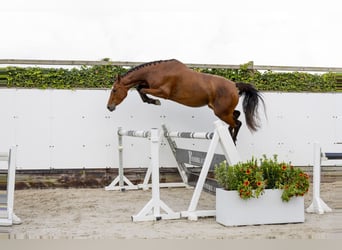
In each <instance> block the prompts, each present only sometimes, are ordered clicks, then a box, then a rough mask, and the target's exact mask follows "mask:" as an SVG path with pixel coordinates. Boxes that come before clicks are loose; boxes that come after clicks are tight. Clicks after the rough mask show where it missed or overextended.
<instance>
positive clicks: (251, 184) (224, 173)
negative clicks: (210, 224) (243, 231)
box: [215, 155, 310, 201]
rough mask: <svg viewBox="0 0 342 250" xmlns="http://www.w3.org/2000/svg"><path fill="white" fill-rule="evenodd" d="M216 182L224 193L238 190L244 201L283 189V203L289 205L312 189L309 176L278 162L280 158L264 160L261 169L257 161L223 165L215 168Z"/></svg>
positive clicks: (261, 161)
mask: <svg viewBox="0 0 342 250" xmlns="http://www.w3.org/2000/svg"><path fill="white" fill-rule="evenodd" d="M215 178H216V180H217V182H218V183H219V184H220V185H221V186H222V187H223V188H224V189H226V190H237V191H238V193H239V195H240V197H241V198H242V199H249V198H258V197H259V196H260V195H262V194H263V193H264V190H265V189H282V190H283V193H282V197H281V198H282V200H283V201H289V200H290V198H291V197H293V196H299V195H300V196H303V195H304V194H305V193H307V192H308V190H309V185H310V182H309V176H308V174H306V173H304V172H303V171H302V170H301V169H300V168H295V167H293V166H292V165H291V164H289V163H284V162H278V161H277V156H276V155H275V156H273V159H267V157H266V156H263V158H262V159H260V164H259V165H258V162H257V160H256V159H254V158H252V160H249V161H247V162H240V163H238V164H236V165H233V166H228V165H227V162H225V161H223V162H221V163H220V164H219V165H218V166H216V167H215Z"/></svg>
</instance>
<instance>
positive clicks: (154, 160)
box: [151, 128, 160, 218]
mask: <svg viewBox="0 0 342 250" xmlns="http://www.w3.org/2000/svg"><path fill="white" fill-rule="evenodd" d="M151 167H152V200H153V201H154V203H155V204H154V206H153V207H154V208H153V210H154V211H153V214H154V217H155V218H160V206H159V204H158V202H159V201H160V195H159V134H158V129H156V128H152V130H151Z"/></svg>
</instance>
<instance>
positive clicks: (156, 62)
mask: <svg viewBox="0 0 342 250" xmlns="http://www.w3.org/2000/svg"><path fill="white" fill-rule="evenodd" d="M170 61H175V59H169V60H158V61H153V62H147V63H143V64H140V65H138V66H135V67H134V68H131V69H130V70H128V71H127V72H126V73H124V74H123V75H121V77H125V76H127V75H128V74H130V73H132V72H134V71H137V70H139V69H142V68H145V67H148V66H153V65H157V64H160V63H164V62H170Z"/></svg>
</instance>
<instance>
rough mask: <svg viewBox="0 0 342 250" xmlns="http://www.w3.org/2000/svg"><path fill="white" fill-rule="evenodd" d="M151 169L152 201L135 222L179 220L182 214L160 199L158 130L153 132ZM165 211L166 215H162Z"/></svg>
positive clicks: (135, 218) (133, 217) (134, 219)
mask: <svg viewBox="0 0 342 250" xmlns="http://www.w3.org/2000/svg"><path fill="white" fill-rule="evenodd" d="M151 168H152V170H151V171H152V199H151V200H150V201H149V202H148V203H147V204H146V205H145V206H144V207H143V209H142V210H141V211H140V212H139V213H138V214H137V215H134V216H132V220H133V221H134V222H137V221H153V220H161V219H179V218H180V213H176V212H173V211H172V210H171V209H170V208H169V207H168V206H167V205H166V204H165V203H164V202H163V201H162V200H161V199H160V185H159V132H158V129H156V128H153V129H152V130H151ZM161 210H164V211H165V212H166V213H162V212H161Z"/></svg>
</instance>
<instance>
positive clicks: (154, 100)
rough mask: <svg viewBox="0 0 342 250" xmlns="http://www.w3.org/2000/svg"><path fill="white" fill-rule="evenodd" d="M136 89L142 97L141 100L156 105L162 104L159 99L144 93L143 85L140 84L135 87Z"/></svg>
mask: <svg viewBox="0 0 342 250" xmlns="http://www.w3.org/2000/svg"><path fill="white" fill-rule="evenodd" d="M135 88H136V90H137V91H138V93H139V95H140V97H141V100H142V101H143V102H147V103H149V104H154V105H160V101H159V100H157V99H153V98H150V97H148V96H147V95H146V94H144V93H142V91H141V90H142V89H143V88H144V87H143V86H142V85H138V86H136V87H135Z"/></svg>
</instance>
